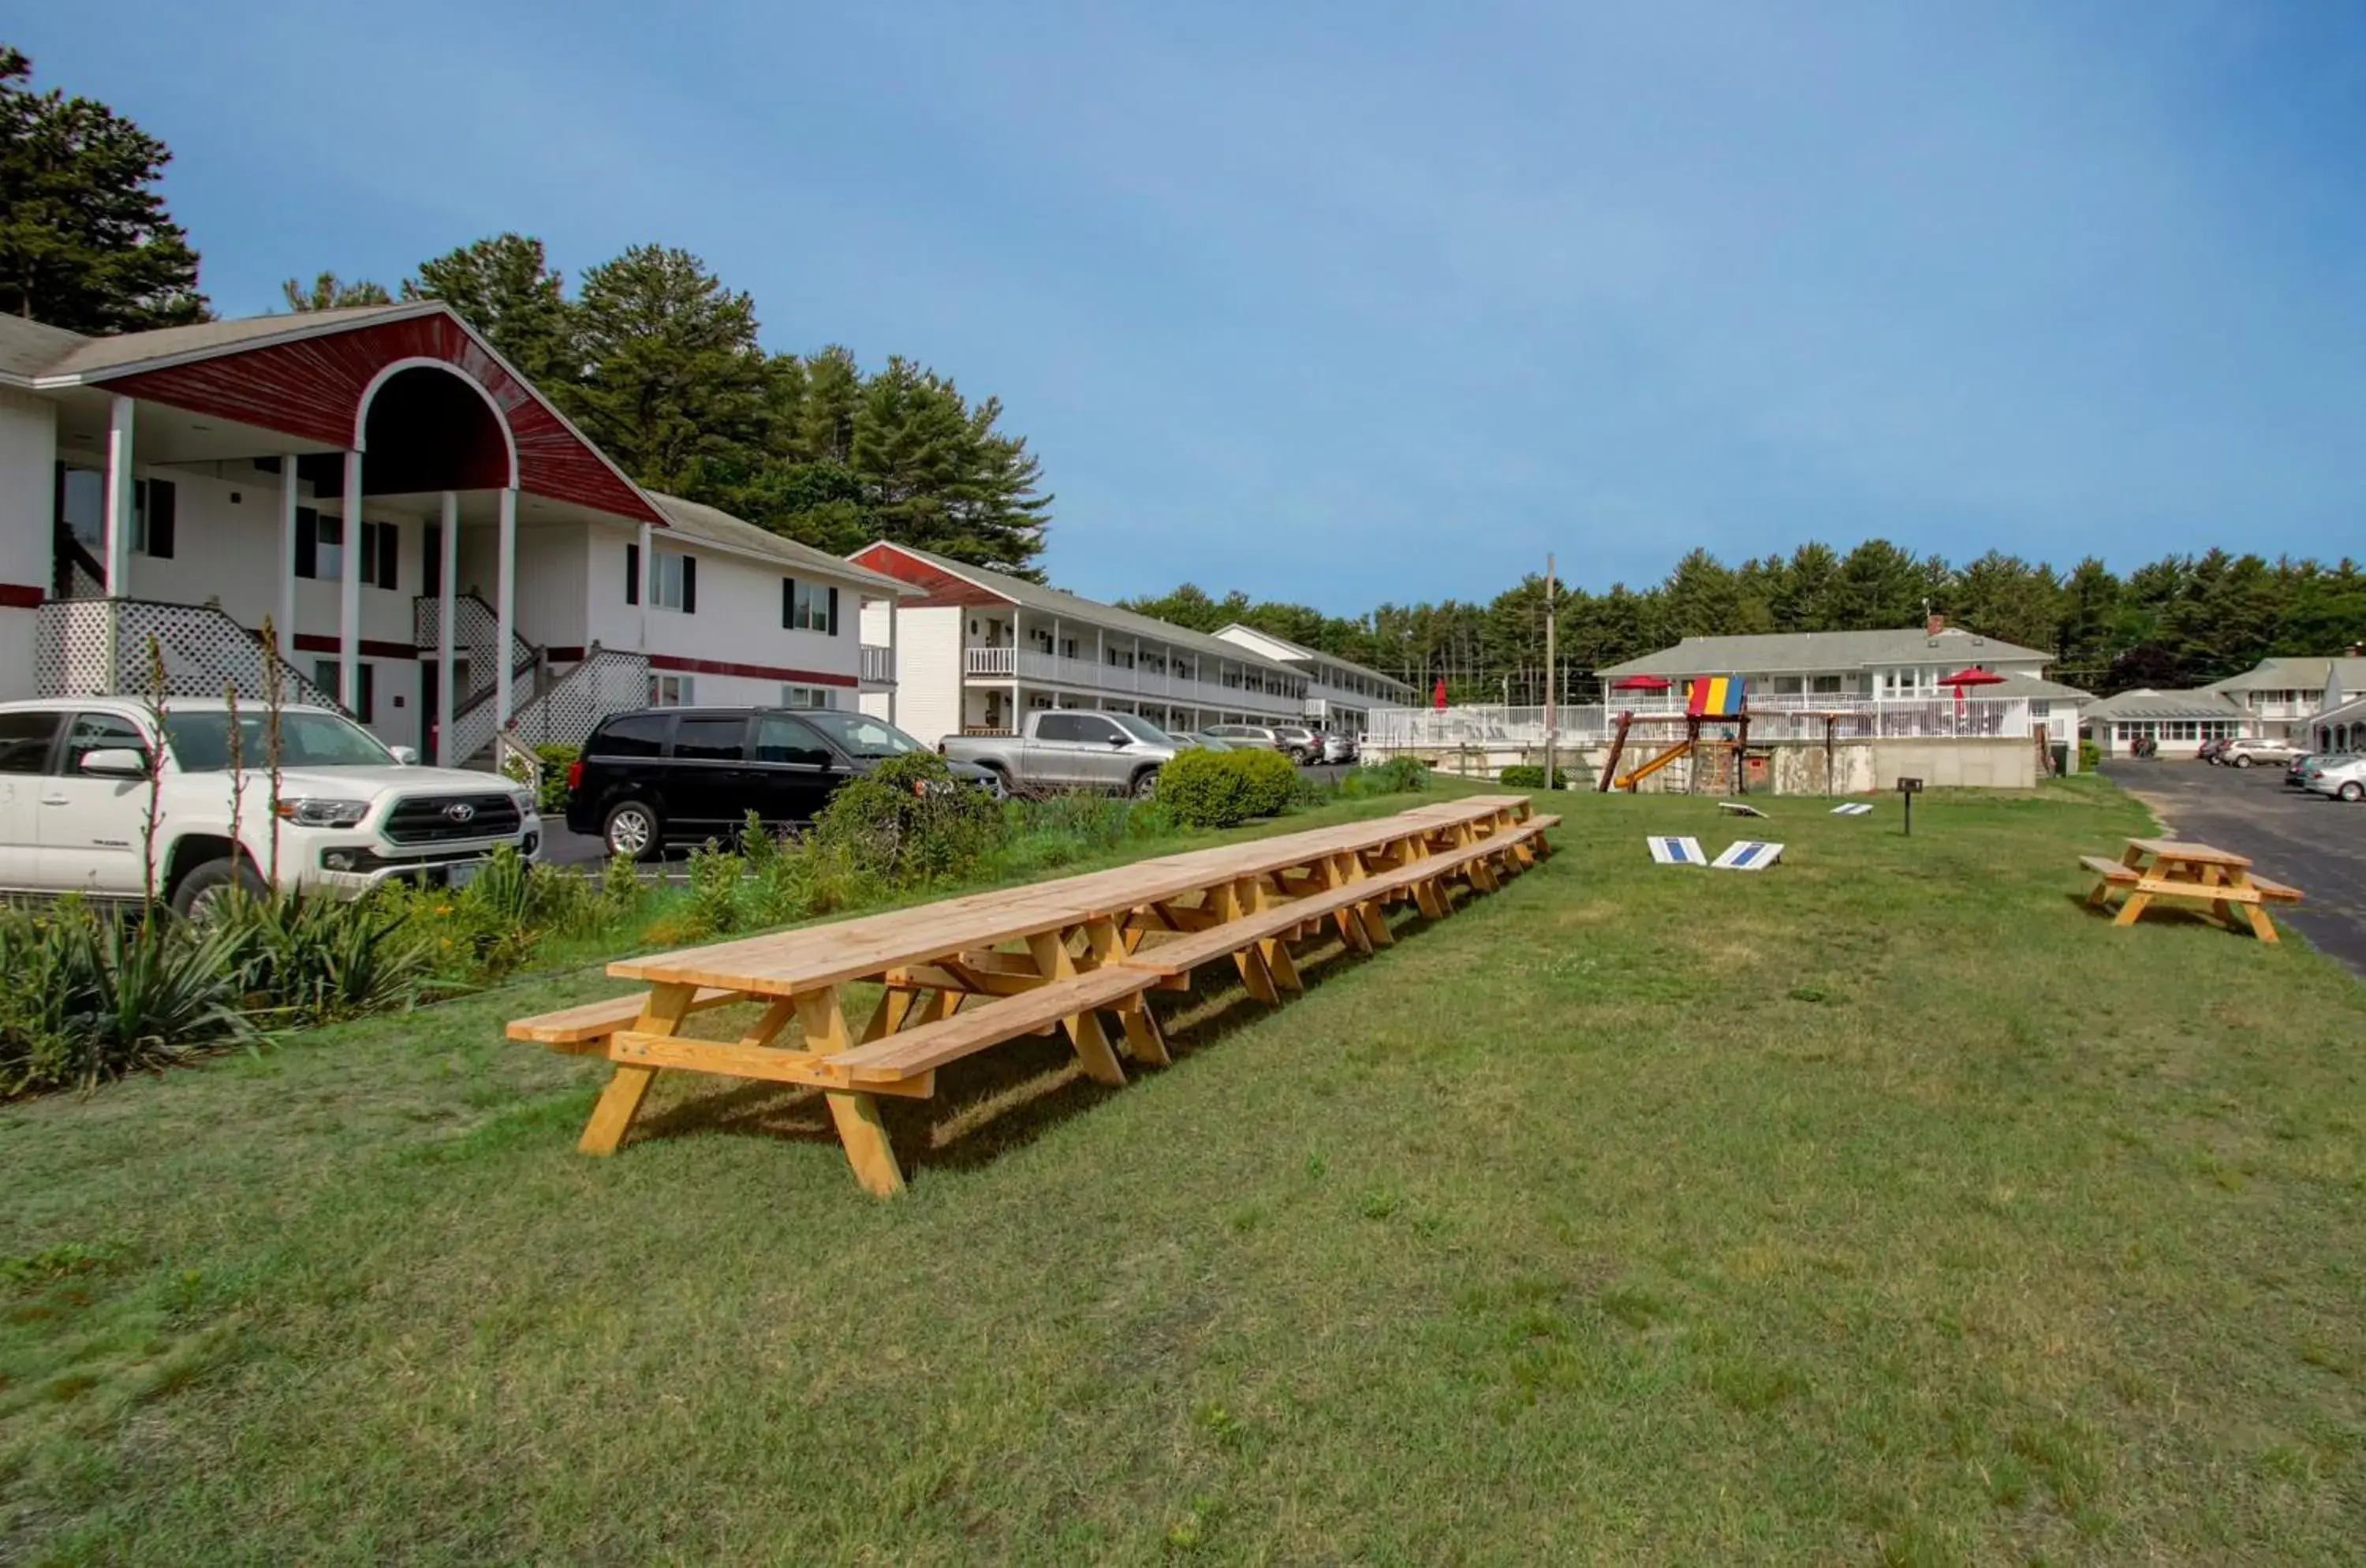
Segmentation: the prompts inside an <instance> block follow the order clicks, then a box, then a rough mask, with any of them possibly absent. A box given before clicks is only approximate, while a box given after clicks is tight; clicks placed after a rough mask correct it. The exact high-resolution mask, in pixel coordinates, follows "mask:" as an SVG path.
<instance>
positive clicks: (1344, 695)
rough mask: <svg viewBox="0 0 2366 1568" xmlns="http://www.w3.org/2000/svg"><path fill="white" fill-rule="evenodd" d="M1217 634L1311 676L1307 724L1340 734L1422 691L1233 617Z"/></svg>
mask: <svg viewBox="0 0 2366 1568" xmlns="http://www.w3.org/2000/svg"><path fill="white" fill-rule="evenodd" d="M1216 635H1217V636H1218V637H1222V639H1223V640H1224V641H1226V642H1230V643H1236V644H1238V645H1239V646H1240V647H1242V648H1245V649H1248V650H1249V651H1250V652H1251V653H1255V654H1259V655H1262V656H1263V657H1265V658H1267V659H1269V660H1273V661H1274V662H1275V663H1277V664H1283V665H1287V666H1289V667H1290V669H1292V670H1295V671H1298V672H1299V673H1300V674H1301V675H1303V676H1304V677H1305V678H1306V709H1305V713H1304V715H1303V717H1304V720H1305V722H1306V723H1308V724H1310V725H1313V727H1314V728H1317V729H1323V730H1329V731H1331V732H1332V733H1334V734H1338V735H1361V734H1362V733H1363V732H1364V729H1365V727H1366V723H1367V721H1368V720H1369V719H1370V717H1371V715H1372V710H1373V709H1374V708H1387V707H1405V706H1408V705H1411V704H1413V703H1414V702H1416V701H1418V700H1419V698H1420V693H1419V692H1418V691H1416V690H1415V689H1414V687H1413V686H1412V685H1410V684H1409V683H1407V682H1403V681H1400V680H1398V679H1397V678H1396V677H1395V676H1393V675H1383V674H1381V673H1380V671H1377V670H1372V669H1368V668H1366V667H1365V666H1363V665H1361V664H1358V663H1356V662H1355V661H1354V660H1346V659H1341V658H1340V657H1338V656H1337V655H1336V654H1330V653H1324V652H1322V651H1320V650H1318V649H1312V648H1308V647H1306V646H1305V645H1304V644H1303V643H1296V642H1292V641H1290V639H1289V638H1288V637H1277V636H1275V635H1274V634H1273V633H1271V632H1268V631H1259V630H1258V629H1257V628H1256V627H1255V626H1243V625H1242V624H1241V623H1240V622H1238V621H1234V623H1233V624H1232V625H1230V626H1224V627H1222V628H1221V629H1219V630H1218V631H1217V633H1216Z"/></svg>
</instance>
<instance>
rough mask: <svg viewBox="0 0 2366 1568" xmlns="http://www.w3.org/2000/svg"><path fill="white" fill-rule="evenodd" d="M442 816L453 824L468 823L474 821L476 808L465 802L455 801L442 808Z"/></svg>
mask: <svg viewBox="0 0 2366 1568" xmlns="http://www.w3.org/2000/svg"><path fill="white" fill-rule="evenodd" d="M444 815H445V816H446V817H449V818H451V819H452V820H453V821H455V822H468V821H473V820H475V818H476V815H477V808H476V807H473V806H471V805H469V804H468V802H467V801H465V800H456V801H454V802H453V803H452V804H451V805H449V806H447V807H445V808H444Z"/></svg>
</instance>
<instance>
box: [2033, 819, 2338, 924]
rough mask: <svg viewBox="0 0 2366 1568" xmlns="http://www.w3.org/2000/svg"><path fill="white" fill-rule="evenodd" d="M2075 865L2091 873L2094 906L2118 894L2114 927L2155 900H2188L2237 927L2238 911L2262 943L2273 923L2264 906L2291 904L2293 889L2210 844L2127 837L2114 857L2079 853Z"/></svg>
mask: <svg viewBox="0 0 2366 1568" xmlns="http://www.w3.org/2000/svg"><path fill="white" fill-rule="evenodd" d="M2079 864H2080V865H2081V866H2083V867H2085V868H2086V869H2087V870H2089V871H2091V872H2093V873H2094V874H2095V878H2096V881H2095V890H2094V891H2093V892H2092V893H2090V894H2089V895H2088V896H2087V902H2088V903H2089V904H2090V905H2092V906H2094V907H2095V908H2108V907H2109V906H2110V903H2111V899H2112V897H2113V895H2114V894H2118V895H2121V896H2122V902H2121V904H2120V908H2119V911H2118V913H2117V914H2115V915H2114V916H2113V919H2112V923H2113V925H2115V926H2132V925H2134V924H2135V923H2136V919H2137V918H2138V917H2139V916H2141V915H2142V914H2143V913H2144V912H2145V909H2146V907H2148V906H2149V905H2150V904H2151V903H2152V901H2153V900H2154V899H2156V898H2190V899H2194V900H2198V901H2200V902H2202V903H2205V904H2207V905H2209V906H2210V911H2211V913H2212V914H2214V915H2215V916H2217V917H2218V919H2221V920H2223V921H2225V924H2226V926H2227V928H2228V929H2229V930H2234V929H2236V911H2237V910H2240V911H2241V912H2242V915H2243V917H2244V919H2246V920H2247V921H2248V924H2249V926H2250V929H2251V932H2252V934H2253V935H2255V936H2257V937H2258V938H2259V940H2260V941H2261V942H2274V941H2276V927H2275V922H2274V921H2272V920H2270V919H2269V918H2268V912H2267V910H2266V908H2264V907H2263V906H2265V905H2267V904H2271V903H2272V904H2296V903H2298V902H2300V900H2301V891H2300V889H2299V888H2297V887H2293V886H2287V885H2286V884H2284V883H2282V882H2275V881H2271V880H2270V879H2269V878H2267V877H2264V876H2259V875H2258V874H2254V873H2253V871H2252V870H2251V863H2250V860H2249V858H2248V857H2247V856H2244V855H2238V854H2235V853H2232V852H2229V851H2226V850H2221V849H2216V848H2214V847H2212V846H2211V845H2209V844H2200V843H2192V842H2189V841H2187V840H2179V839H2130V840H2128V847H2127V849H2126V851H2125V852H2124V853H2123V854H2122V855H2121V857H2120V858H2119V859H2118V860H2116V861H2115V860H2112V859H2110V858H2109V857H2107V856H2104V855H2080V856H2079Z"/></svg>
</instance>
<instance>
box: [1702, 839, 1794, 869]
mask: <svg viewBox="0 0 2366 1568" xmlns="http://www.w3.org/2000/svg"><path fill="white" fill-rule="evenodd" d="M1782 858H1783V846H1782V845H1780V844H1770V843H1768V842H1767V841H1766V840H1763V839H1736V840H1734V841H1733V842H1732V843H1730V844H1728V845H1727V846H1726V848H1725V853H1723V854H1721V855H1719V856H1718V857H1717V858H1716V859H1715V860H1713V861H1711V862H1709V864H1710V865H1711V866H1713V867H1715V868H1716V869H1717V870H1718V871H1764V870H1765V869H1766V868H1767V867H1768V866H1770V865H1773V864H1774V863H1775V862H1776V861H1778V860H1781V859H1782Z"/></svg>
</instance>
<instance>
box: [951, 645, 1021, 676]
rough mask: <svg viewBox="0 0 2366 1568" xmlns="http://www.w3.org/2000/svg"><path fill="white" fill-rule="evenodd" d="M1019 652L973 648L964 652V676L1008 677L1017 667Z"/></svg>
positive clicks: (1004, 649) (1015, 650)
mask: <svg viewBox="0 0 2366 1568" xmlns="http://www.w3.org/2000/svg"><path fill="white" fill-rule="evenodd" d="M1018 658H1019V650H1018V649H1015V648H972V649H963V652H962V673H963V674H964V675H1008V674H1009V673H1011V671H1012V670H1013V669H1014V668H1015V667H1016V664H1017V660H1018Z"/></svg>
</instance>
